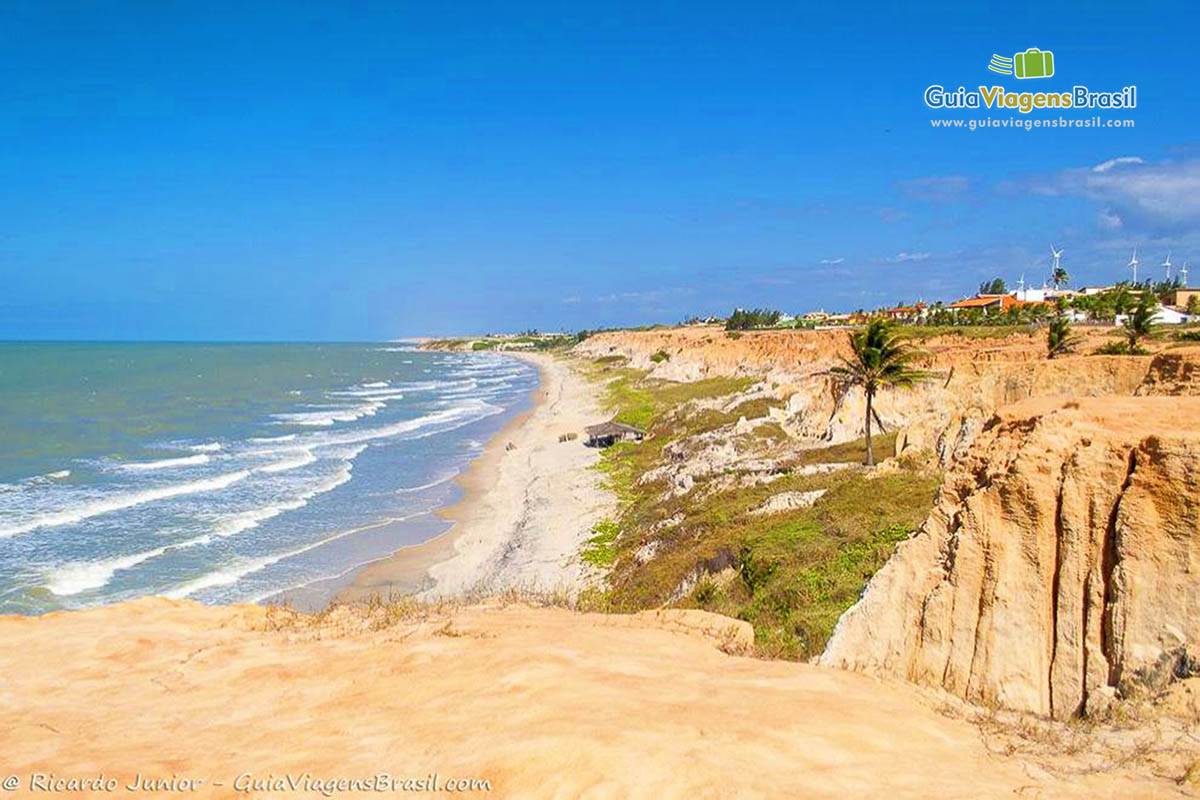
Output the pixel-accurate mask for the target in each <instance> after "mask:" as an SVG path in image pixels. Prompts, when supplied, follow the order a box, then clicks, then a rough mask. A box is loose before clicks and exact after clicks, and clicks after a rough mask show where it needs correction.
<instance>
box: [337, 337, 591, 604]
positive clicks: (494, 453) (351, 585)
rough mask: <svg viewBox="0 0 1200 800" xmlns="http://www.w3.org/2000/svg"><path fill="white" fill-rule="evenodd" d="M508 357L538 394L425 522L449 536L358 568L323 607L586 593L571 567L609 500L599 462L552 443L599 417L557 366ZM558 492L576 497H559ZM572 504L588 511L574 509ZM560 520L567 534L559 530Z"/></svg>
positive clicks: (548, 360)
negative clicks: (511, 593) (531, 371)
mask: <svg viewBox="0 0 1200 800" xmlns="http://www.w3.org/2000/svg"><path fill="white" fill-rule="evenodd" d="M506 355H511V356H512V357H514V358H518V359H520V360H522V361H525V362H526V363H529V364H532V365H534V366H535V367H536V368H537V370H538V386H537V387H536V388H535V389H534V390H533V392H532V393H531V394H530V398H529V402H530V407H529V408H526V409H524V410H522V411H520V412H518V413H517V414H515V415H514V416H513V417H512V419H510V420H509V421H508V423H507V424H506V425H505V426H504V427H503V428H501V429H500V430H499V431H498V432H497V433H496V434H495V435H494V436H493V437H492V438H491V439H490V440H489V441H488V442H487V444H486V445H485V447H484V449H483V452H482V453H481V454H480V455H479V456H478V457H477V458H475V459H473V460H472V461H471V462H470V463H469V464H468V465H467V467H466V469H464V470H463V472H462V473H461V474H459V475H458V476H457V477H456V478H455V479H454V482H455V483H456V484H457V485H458V487H459V488H460V489H461V491H462V496H461V497H460V498H459V499H458V500H457V501H455V502H454V503H452V504H450V505H448V506H445V507H443V508H440V509H437V510H436V511H434V512H433V513H435V514H436V515H437V516H438V517H439V518H441V519H443V520H445V521H447V522H449V523H451V524H450V527H449V528H448V529H447V530H446V531H444V532H442V533H440V534H438V535H437V536H434V537H433V538H431V539H429V540H427V541H424V542H421V543H419V544H414V545H407V546H404V547H401V548H399V549H398V550H396V551H395V552H393V553H392V554H390V555H388V556H384V557H383V558H380V559H376V560H375V561H371V562H368V563H366V564H363V565H360V566H359V567H356V568H355V569H354V570H353V571H351V572H350V573H348V575H346V576H345V577H344V578H343V579H342V581H340V583H341V585H340V586H338V587H336V588H334V590H333V591H332V592H330V593H329V596H328V598H327V601H326V603H325V605H332V604H337V603H356V602H364V601H366V600H368V599H370V598H372V597H376V596H379V597H382V598H385V599H386V598H387V597H389V596H393V595H423V596H427V597H449V596H461V595H464V594H467V593H469V592H473V591H477V590H481V591H484V592H498V591H502V590H503V589H506V588H517V587H519V588H524V589H535V590H541V591H548V590H566V591H568V592H569V593H572V594H574V593H577V592H578V590H579V589H581V588H582V587H583V586H584V585H585V584H586V582H587V579H588V575H587V573H588V572H589V570H587V569H585V568H584V565H582V564H580V563H578V561H579V559H578V556H579V550H580V549H581V547H582V544H583V540H584V539H586V535H590V530H591V525H592V524H594V521H599V518H600V517H599V515H598V511H599V509H601V508H607V506H608V501H609V498H608V496H607V493H606V492H604V491H603V490H602V489H600V487H599V477H598V476H597V475H596V474H595V473H594V471H593V470H591V469H590V467H591V464H592V463H594V462H595V461H596V460H598V459H599V454H598V453H597V452H596V451H594V450H589V449H588V448H585V447H584V446H583V443H582V441H581V440H580V439H576V440H574V441H569V442H559V441H558V435H559V433H569V432H575V433H582V430H581V429H582V425H583V424H586V423H587V421H588V420H589V419H591V420H593V421H595V420H598V419H599V417H598V416H597V415H598V414H601V413H602V412H601V411H600V409H599V406H598V404H597V403H596V401H595V397H594V394H593V392H592V390H591V387H590V386H589V385H587V384H586V383H585V382H584V379H583V378H582V377H581V376H580V375H579V374H578V373H577V372H575V371H574V369H573V368H571V367H570V366H569V365H567V364H566V363H564V362H563V361H561V360H559V359H556V358H555V357H553V356H549V355H543V354H533V353H506ZM556 484H557V485H556ZM588 484H593V485H592V486H591V487H590V488H591V489H592V491H588V488H589V487H588ZM564 488H567V489H570V490H582V491H573V492H569V494H570V495H572V496H564V492H563V491H562V490H563V489H564ZM589 495H593V496H589ZM572 500H583V501H592V502H590V503H589V504H588V508H579V507H578V505H577V504H576V503H572V502H571V501H572ZM564 512H565V515H564ZM564 516H565V517H567V518H570V519H573V520H574V521H575V524H574V525H569V524H568V525H563V524H562V523H563V522H564V519H563V518H564ZM571 562H575V563H571Z"/></svg>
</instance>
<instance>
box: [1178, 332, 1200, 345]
mask: <svg viewBox="0 0 1200 800" xmlns="http://www.w3.org/2000/svg"><path fill="white" fill-rule="evenodd" d="M1175 338H1176V339H1178V340H1179V341H1181V342H1200V330H1193V331H1179V332H1178V333H1176V334H1175Z"/></svg>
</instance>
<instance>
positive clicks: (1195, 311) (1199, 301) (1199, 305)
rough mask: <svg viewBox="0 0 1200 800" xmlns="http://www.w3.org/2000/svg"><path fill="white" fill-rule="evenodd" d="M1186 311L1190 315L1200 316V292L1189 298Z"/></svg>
mask: <svg viewBox="0 0 1200 800" xmlns="http://www.w3.org/2000/svg"><path fill="white" fill-rule="evenodd" d="M1186 311H1187V313H1188V315H1189V316H1193V317H1198V316H1200V294H1194V295H1192V296H1191V297H1189V298H1188V302H1187V309H1186Z"/></svg>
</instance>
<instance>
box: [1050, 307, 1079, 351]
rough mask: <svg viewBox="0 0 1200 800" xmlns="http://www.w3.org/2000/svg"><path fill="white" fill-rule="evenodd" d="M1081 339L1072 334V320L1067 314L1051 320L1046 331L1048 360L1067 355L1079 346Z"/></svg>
mask: <svg viewBox="0 0 1200 800" xmlns="http://www.w3.org/2000/svg"><path fill="white" fill-rule="evenodd" d="M1079 342H1080V337H1078V336H1076V335H1075V334H1073V333H1072V332H1071V320H1070V318H1069V317H1067V315H1066V314H1063V313H1059V314H1058V315H1057V316H1056V317H1054V319H1052V320H1050V327H1049V328H1048V329H1047V330H1046V350H1047V351H1048V352H1047V356H1046V357H1047V358H1054V357H1055V356H1062V355H1066V354H1067V353H1070V352H1072V351H1074V350H1075V348H1076V347H1077V346H1078V345H1079Z"/></svg>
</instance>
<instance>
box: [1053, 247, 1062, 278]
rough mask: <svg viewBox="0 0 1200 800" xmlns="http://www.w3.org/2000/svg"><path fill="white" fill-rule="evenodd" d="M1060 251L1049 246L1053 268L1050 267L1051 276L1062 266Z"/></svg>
mask: <svg viewBox="0 0 1200 800" xmlns="http://www.w3.org/2000/svg"><path fill="white" fill-rule="evenodd" d="M1062 254H1063V251H1062V250H1055V249H1054V245H1050V255H1052V256H1053V257H1054V266H1053V267H1051V268H1050V269H1051V274H1054V273H1055V272H1058V268H1059V267H1061V266H1062Z"/></svg>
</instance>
